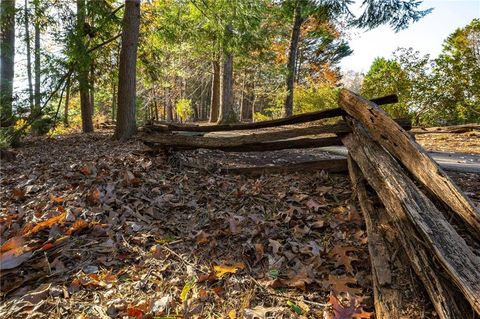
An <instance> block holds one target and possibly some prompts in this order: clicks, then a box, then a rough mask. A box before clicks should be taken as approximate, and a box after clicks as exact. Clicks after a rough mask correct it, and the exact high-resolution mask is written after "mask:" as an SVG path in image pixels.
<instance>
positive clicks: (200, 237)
mask: <svg viewBox="0 0 480 319" xmlns="http://www.w3.org/2000/svg"><path fill="white" fill-rule="evenodd" d="M209 237H210V235H209V234H207V233H206V232H204V231H203V230H201V231H199V232H198V233H197V235H195V241H196V243H197V245H202V244H206V243H208V238H209Z"/></svg>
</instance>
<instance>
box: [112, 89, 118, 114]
mask: <svg viewBox="0 0 480 319" xmlns="http://www.w3.org/2000/svg"><path fill="white" fill-rule="evenodd" d="M116 108H117V85H116V84H115V81H113V83H112V122H114V121H115V118H116V117H115V110H116Z"/></svg>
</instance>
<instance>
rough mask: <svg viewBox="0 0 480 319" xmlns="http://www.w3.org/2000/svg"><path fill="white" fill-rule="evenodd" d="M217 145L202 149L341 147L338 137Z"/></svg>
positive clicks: (157, 146)
mask: <svg viewBox="0 0 480 319" xmlns="http://www.w3.org/2000/svg"><path fill="white" fill-rule="evenodd" d="M217 140H218V144H217V145H207V146H205V147H203V148H206V149H215V150H220V151H224V152H267V151H276V150H284V149H295V148H314V147H324V146H333V145H342V139H341V138H339V137H321V138H300V139H293V140H281V141H273V142H262V143H245V144H242V145H237V146H230V145H225V144H222V139H217ZM144 143H145V145H147V146H149V147H151V148H152V149H164V148H165V145H164V144H160V145H159V144H156V143H152V142H149V141H145V142H144ZM168 147H169V148H170V149H171V150H175V151H182V150H191V149H197V148H198V146H195V145H182V146H178V145H173V146H172V145H169V146H168Z"/></svg>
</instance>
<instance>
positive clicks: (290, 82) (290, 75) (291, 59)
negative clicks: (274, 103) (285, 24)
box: [283, 0, 303, 116]
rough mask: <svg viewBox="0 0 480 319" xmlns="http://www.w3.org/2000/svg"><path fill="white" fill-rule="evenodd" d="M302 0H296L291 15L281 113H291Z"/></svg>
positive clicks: (288, 114) (285, 114) (301, 19)
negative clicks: (293, 13) (291, 26)
mask: <svg viewBox="0 0 480 319" xmlns="http://www.w3.org/2000/svg"><path fill="white" fill-rule="evenodd" d="M301 2H302V0H297V2H296V6H295V15H294V17H293V29H292V35H291V38H290V51H289V52H288V64H287V96H286V98H285V104H284V106H283V115H284V116H292V115H293V89H294V85H295V66H296V59H297V50H298V41H299V39H300V28H301V26H302V23H303V18H302V6H301Z"/></svg>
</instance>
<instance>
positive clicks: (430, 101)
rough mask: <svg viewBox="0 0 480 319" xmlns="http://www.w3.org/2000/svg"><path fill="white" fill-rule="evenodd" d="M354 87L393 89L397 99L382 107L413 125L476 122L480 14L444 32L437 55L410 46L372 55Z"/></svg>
mask: <svg viewBox="0 0 480 319" xmlns="http://www.w3.org/2000/svg"><path fill="white" fill-rule="evenodd" d="M360 91H361V92H360V93H361V94H363V95H365V96H366V97H369V98H372V97H376V96H380V95H386V94H392V93H395V94H397V95H398V96H399V100H400V101H399V103H397V104H391V105H388V106H385V109H386V111H387V112H389V113H390V114H391V115H392V116H394V117H407V118H411V119H412V120H413V121H414V122H415V123H416V124H422V125H449V124H463V123H480V19H474V20H472V21H471V22H470V23H469V24H468V25H467V26H465V27H464V28H459V29H457V30H456V31H455V32H453V33H452V34H451V35H449V36H448V38H447V39H446V40H445V41H444V44H443V50H442V52H441V54H440V55H439V56H438V57H437V58H434V59H432V58H430V56H428V55H423V56H422V55H421V54H420V53H419V52H417V51H414V50H413V49H412V48H409V49H398V50H397V51H395V52H394V57H393V58H392V59H385V58H377V59H376V60H375V61H374V62H373V64H372V66H371V68H370V70H369V71H368V73H367V74H366V75H365V78H364V79H363V83H362V86H361V90H360Z"/></svg>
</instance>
